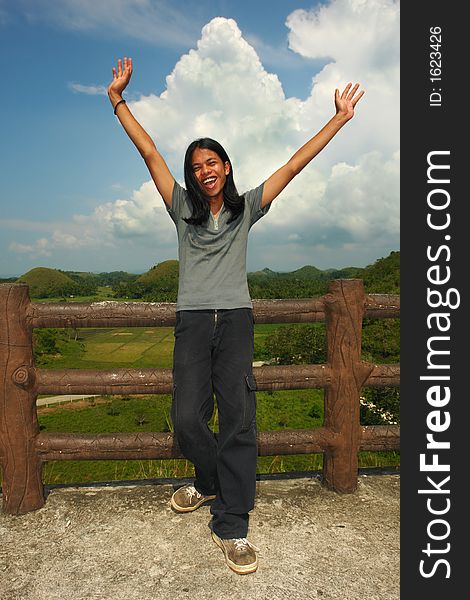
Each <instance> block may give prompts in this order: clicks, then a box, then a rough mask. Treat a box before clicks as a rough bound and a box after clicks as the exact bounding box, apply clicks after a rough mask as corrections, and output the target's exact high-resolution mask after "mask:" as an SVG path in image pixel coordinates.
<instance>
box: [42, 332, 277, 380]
mask: <svg viewBox="0 0 470 600" xmlns="http://www.w3.org/2000/svg"><path fill="white" fill-rule="evenodd" d="M278 327H282V325H275V324H266V325H264V324H263V325H256V326H255V360H262V359H263V358H264V340H265V338H266V336H267V335H269V333H270V332H271V331H273V330H274V329H277V328H278ZM78 339H79V341H81V342H83V344H84V350H81V349H80V347H79V346H78V345H72V344H64V345H63V346H62V347H61V348H60V349H61V354H60V355H57V356H55V357H52V358H51V359H49V361H48V364H47V365H44V367H45V368H48V367H49V368H53V369H66V368H69V369H110V368H113V367H114V368H121V367H123V368H125V367H132V368H171V366H172V356H173V346H174V337H173V327H121V328H114V329H80V330H79V337H78Z"/></svg>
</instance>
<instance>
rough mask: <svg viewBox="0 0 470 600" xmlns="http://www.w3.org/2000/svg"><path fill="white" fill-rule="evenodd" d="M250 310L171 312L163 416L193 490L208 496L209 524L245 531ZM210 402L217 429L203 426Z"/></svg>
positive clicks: (253, 449) (251, 451)
mask: <svg viewBox="0 0 470 600" xmlns="http://www.w3.org/2000/svg"><path fill="white" fill-rule="evenodd" d="M252 365H253V313H252V310H251V309H250V308H236V309H229V310H220V309H218V310H183V311H178V312H177V313H176V326H175V349H174V357H173V384H174V385H173V402H172V408H171V418H172V421H173V425H174V429H175V434H176V438H177V440H178V444H179V447H180V448H181V451H182V452H183V454H184V456H185V457H186V458H187V459H188V460H190V461H191V462H192V463H193V464H194V467H195V473H196V480H195V482H194V485H195V487H196V489H197V490H198V491H199V492H200V493H202V494H204V495H210V494H216V498H215V500H214V501H213V503H212V505H211V508H210V511H211V513H212V515H213V517H212V521H211V523H210V528H211V529H212V530H213V531H214V532H215V533H216V534H217V535H218V536H219V537H221V538H239V537H246V535H247V531H248V518H249V517H248V512H249V511H250V510H251V509H252V508H253V506H254V498H255V491H256V459H257V455H258V451H257V440H256V396H255V383H254V379H253V371H252ZM214 394H215V397H216V400H217V408H218V421H219V431H218V433H216V434H214V433H213V432H212V431H211V430H210V429H209V427H208V421H209V420H210V418H211V416H212V413H213V410H214Z"/></svg>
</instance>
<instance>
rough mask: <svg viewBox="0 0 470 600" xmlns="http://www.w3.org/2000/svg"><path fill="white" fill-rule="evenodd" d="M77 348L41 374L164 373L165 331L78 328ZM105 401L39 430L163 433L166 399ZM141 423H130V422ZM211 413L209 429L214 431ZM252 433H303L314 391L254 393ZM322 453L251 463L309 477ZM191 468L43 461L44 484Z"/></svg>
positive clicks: (319, 406)
mask: <svg viewBox="0 0 470 600" xmlns="http://www.w3.org/2000/svg"><path fill="white" fill-rule="evenodd" d="M279 327H282V325H276V324H262V325H256V326H255V360H262V359H266V358H268V357H267V356H266V351H265V349H264V342H265V339H266V337H267V336H268V335H269V334H270V333H271V332H272V331H274V330H275V329H277V328H279ZM78 337H79V341H81V342H82V344H83V348H84V349H80V346H79V345H78V344H67V343H65V344H63V345H62V346H61V348H60V350H61V354H60V355H58V356H56V357H52V358H50V359H49V361H48V363H47V364H46V366H45V368H55V369H58V368H75V369H111V368H126V367H128V368H146V367H148V368H171V366H172V354H173V345H174V337H173V328H172V327H129V328H126V327H122V328H113V329H111V328H102V329H80V330H79V332H78ZM105 399H106V403H100V402H99V400H98V399H90V401H89V405H88V406H87V407H86V408H67V407H59V406H58V407H57V408H56V409H54V410H52V411H47V412H45V411H41V410H40V411H39V423H40V427H41V429H42V430H43V431H47V432H84V433H98V432H132V431H170V430H171V420H170V416H169V414H170V405H171V397H170V396H169V395H148V396H144V397H141V396H139V397H133V398H132V399H122V398H121V397H112V396H109V397H105ZM142 416H143V420H144V422H143V423H142V424H137V422H136V419H137V420H139V418H140V420H142V418H141V417H142ZM216 416H217V415H216V413H215V415H214V419H213V421H212V427H213V428H216ZM257 423H258V430H259V431H271V430H276V429H277V430H279V429H309V428H313V427H319V426H321V425H322V423H323V391H322V390H315V389H313V390H288V391H276V392H272V393H270V392H258V393H257ZM322 464H323V455H322V454H306V455H292V456H290V455H283V456H263V457H258V473H272V472H288V471H309V470H318V469H321V468H322ZM398 464H399V453H397V452H384V453H381V452H368V453H364V452H363V453H360V454H359V466H361V467H366V466H370V467H376V466H393V465H398ZM193 475H194V469H193V466H192V464H191V463H189V462H188V461H187V460H173V459H172V460H138V461H137V460H128V461H122V460H118V461H109V460H102V461H51V462H48V463H46V465H45V467H44V482H45V483H48V484H54V483H79V482H91V481H111V480H127V479H152V478H159V477H192V476H193Z"/></svg>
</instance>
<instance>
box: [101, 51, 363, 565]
mask: <svg viewBox="0 0 470 600" xmlns="http://www.w3.org/2000/svg"><path fill="white" fill-rule="evenodd" d="M132 69H133V65H132V59H131V58H127V57H124V59H123V60H121V59H119V60H118V61H117V67H113V69H112V71H113V79H112V81H111V83H110V84H109V86H108V96H109V99H110V101H111V104H112V106H113V109H114V114H115V115H116V116H117V118H118V119H119V122H120V123H121V125H122V126H123V128H124V130H125V131H126V133H127V135H128V136H129V138H130V139H131V140H132V142H133V143H134V144H135V146H136V148H137V150H138V151H139V153H140V154H141V156H142V158H143V159H144V161H145V164H146V165H147V167H148V170H149V172H150V175H151V177H152V179H153V181H154V182H155V185H156V187H157V190H158V192H159V193H160V196H161V197H162V199H163V201H164V203H165V206H166V209H167V211H168V213H169V215H170V217H171V219H172V220H173V221H174V223H175V226H176V231H177V236H178V258H179V283H178V298H177V304H176V324H175V331H174V336H175V347H174V353H173V394H172V406H171V419H172V422H173V426H174V432H175V436H176V439H177V441H178V445H179V447H180V449H181V451H182V453H183V455H184V456H185V457H186V458H187V459H188V460H190V461H191V462H192V463H193V464H194V469H195V480H194V483H193V484H189V485H185V486H182V487H180V488H179V489H177V490H176V491H175V492H174V494H173V495H172V498H171V506H172V507H173V509H174V510H176V511H177V512H181V513H184V512H192V511H194V510H196V509H197V508H199V507H200V506H201V505H203V504H204V503H206V502H208V501H211V500H213V502H212V504H211V506H210V512H211V514H212V518H211V521H210V523H209V527H210V529H211V535H212V539H213V540H214V542H215V543H216V544H217V545H218V546H219V547H220V548H221V549H222V551H223V553H224V556H225V561H226V563H227V565H228V566H229V567H230V568H231V569H232V570H233V571H235V572H236V573H239V574H245V573H251V572H253V571H256V569H257V567H258V559H257V552H259V549H258V548H257V547H256V546H255V545H254V544H253V543H251V542H250V541H248V539H247V534H248V521H249V512H250V511H251V510H252V509H253V508H254V499H255V491H256V461H257V456H258V449H257V438H256V435H257V428H256V396H255V389H256V383H255V380H254V378H253V344H254V342H253V339H254V337H253V329H254V321H253V312H252V302H251V298H250V295H249V290H248V283H247V273H246V251H247V239H248V233H249V231H250V229H251V227H252V226H253V225H254V224H255V223H256V222H257V221H258V220H259V219H260V218H261V217H263V216H264V215H265V214H266V213H267V212H268V210H269V207H270V204H271V202H272V201H273V200H274V199H275V198H276V197H277V196H278V195H279V194H280V193H281V192H282V190H283V189H284V188H285V187H286V186H287V185H288V183H289V182H290V181H291V180H292V179H293V178H294V177H295V176H296V175H298V173H300V171H301V170H302V169H303V168H304V167H305V166H306V165H307V164H308V163H309V162H310V161H311V160H312V159H313V158H314V157H315V156H316V155H317V154H318V153H319V152H320V151H321V150H322V149H323V148H324V147H325V146H326V145H327V144H328V142H329V141H330V140H331V139H332V138H333V137H334V136H335V135H336V134H337V133H338V131H339V130H340V129H341V128H342V127H343V125H345V124H346V123H347V122H348V121H349V120H350V119H351V118H352V117H353V116H354V109H355V106H356V104H357V103H358V102H359V100H360V99H361V97H362V96H363V94H364V91H359V84H357V83H356V84H355V85H354V86H353V85H352V84H351V83H348V84H347V85H346V87H345V88H344V90H343V92H342V93H340V92H339V90H338V89H336V90H335V94H334V103H335V114H334V115H333V117H332V118H331V119H330V120H329V121H328V122H327V123H326V125H325V126H324V127H323V128H322V129H321V130H320V131H319V132H318V133H317V134H316V135H314V136H313V137H312V138H311V139H310V140H309V141H307V142H306V143H305V144H304V145H303V146H302V147H301V148H300V149H299V150H297V152H295V154H294V155H293V156H292V157H291V158H290V159H289V160H288V161H287V163H286V164H284V165H283V166H281V167H280V168H279V169H278V170H277V171H276V172H275V173H273V174H272V175H271V176H270V177H268V179H266V181H264V182H262V183H260V185H258V186H257V187H256V188H253V189H252V190H249V191H247V192H245V193H244V194H239V193H238V191H237V188H236V186H235V181H234V177H233V167H232V163H231V161H230V158H229V157H228V155H227V153H226V151H225V150H224V148H223V147H222V146H221V145H220V143H219V142H217V141H216V140H213V139H211V138H200V139H197V140H194V141H193V142H191V143H190V144H189V146H188V148H187V150H186V153H185V157H184V180H185V186H186V187H185V188H184V187H182V186H181V185H180V184H179V183H178V182H177V181H175V179H174V177H173V176H172V174H171V172H170V170H169V169H168V166H167V164H166V162H165V160H164V159H163V157H162V156H161V154H160V152H159V151H158V149H157V147H156V145H155V143H154V142H153V140H152V139H151V137H150V136H149V135H148V134H147V132H146V131H145V130H144V129H143V127H142V126H141V125H140V124H139V123H138V122H137V120H136V119H135V118H134V116H133V115H132V112H131V111H130V109H129V107H128V106H127V104H126V101H125V100H124V99H123V97H122V93H123V91H124V90H125V88H126V87H127V85H128V84H129V81H130V79H131V76H132ZM214 394H215V398H216V401H217V408H218V421H219V430H218V433H214V432H212V430H211V429H210V428H209V426H208V423H209V420H210V418H211V416H212V413H213V410H214Z"/></svg>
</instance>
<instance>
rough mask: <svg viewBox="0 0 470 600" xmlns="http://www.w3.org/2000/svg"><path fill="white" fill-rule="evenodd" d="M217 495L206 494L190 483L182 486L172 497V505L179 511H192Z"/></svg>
mask: <svg viewBox="0 0 470 600" xmlns="http://www.w3.org/2000/svg"><path fill="white" fill-rule="evenodd" d="M214 498H215V496H204V495H203V494H201V493H200V492H198V491H197V489H196V488H195V487H194V485H191V484H188V485H184V486H183V487H180V488H178V489H177V490H176V492H175V493H174V494H173V496H172V497H171V506H172V507H173V508H174V509H175V510H177V511H178V512H191V511H192V510H196V508H199V507H200V506H201V504H203V503H204V502H208V501H209V500H213V499H214Z"/></svg>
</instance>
